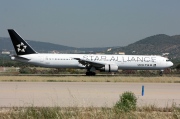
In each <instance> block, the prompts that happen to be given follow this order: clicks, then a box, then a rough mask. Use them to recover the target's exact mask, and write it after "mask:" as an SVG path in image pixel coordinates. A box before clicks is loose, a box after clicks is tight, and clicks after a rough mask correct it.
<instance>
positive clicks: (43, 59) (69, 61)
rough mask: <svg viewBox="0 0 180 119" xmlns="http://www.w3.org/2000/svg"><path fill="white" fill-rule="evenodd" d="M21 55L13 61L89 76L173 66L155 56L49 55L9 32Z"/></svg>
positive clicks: (11, 31)
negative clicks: (72, 69)
mask: <svg viewBox="0 0 180 119" xmlns="http://www.w3.org/2000/svg"><path fill="white" fill-rule="evenodd" d="M8 32H9V35H10V37H11V40H12V43H13V46H14V49H15V51H16V54H17V55H13V56H11V59H12V60H17V61H21V62H25V63H30V64H34V65H38V66H42V67H50V68H77V69H87V72H86V75H95V74H96V73H95V72H96V70H99V71H103V72H117V71H118V70H119V69H123V70H128V69H129V70H130V69H131V70H160V74H161V75H162V72H163V70H164V69H166V68H169V67H171V66H173V63H172V62H171V61H169V60H168V59H167V58H165V57H161V56H151V55H99V54H98V55H96V54H48V53H38V52H36V51H35V50H34V49H33V48H32V47H31V46H30V45H29V44H28V43H27V42H26V41H25V40H23V39H22V38H21V37H20V36H19V35H18V34H17V33H16V32H15V31H14V30H13V29H8Z"/></svg>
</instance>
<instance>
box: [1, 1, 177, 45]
mask: <svg viewBox="0 0 180 119" xmlns="http://www.w3.org/2000/svg"><path fill="white" fill-rule="evenodd" d="M179 6H180V1H179V0H149V1H147V0H146V1H145V0H51V1H50V0H29V1H25V0H1V3H0V18H1V19H0V37H9V35H8V33H7V29H8V28H11V29H15V30H16V31H17V32H18V33H19V34H20V35H21V36H22V37H23V38H24V39H28V40H34V41H43V42H50V43H55V44H61V45H66V46H73V47H106V46H108V47H109V46H110V47H111V46H126V45H128V44H130V43H133V42H136V41H138V40H140V39H143V38H145V37H148V36H151V35H156V34H167V35H180V15H179V11H180V7H179Z"/></svg>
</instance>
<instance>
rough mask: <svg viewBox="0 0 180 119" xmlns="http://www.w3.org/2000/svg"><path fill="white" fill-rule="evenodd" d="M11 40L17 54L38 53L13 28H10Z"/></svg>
mask: <svg viewBox="0 0 180 119" xmlns="http://www.w3.org/2000/svg"><path fill="white" fill-rule="evenodd" d="M8 32H9V35H10V37H11V41H12V43H13V46H14V49H15V51H16V54H17V55H26V54H35V53H37V52H36V51H35V50H34V49H33V48H31V46H30V45H29V44H28V43H27V42H26V41H25V40H23V39H22V38H21V36H19V35H18V34H17V33H16V31H14V30H13V29H8Z"/></svg>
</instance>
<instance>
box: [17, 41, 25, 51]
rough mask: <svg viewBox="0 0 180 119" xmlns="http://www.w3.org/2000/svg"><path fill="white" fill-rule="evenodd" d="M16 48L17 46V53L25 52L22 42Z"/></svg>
mask: <svg viewBox="0 0 180 119" xmlns="http://www.w3.org/2000/svg"><path fill="white" fill-rule="evenodd" d="M16 46H17V51H18V52H25V50H26V48H27V46H26V45H24V43H22V42H21V43H20V44H18V45H16Z"/></svg>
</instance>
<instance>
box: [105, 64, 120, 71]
mask: <svg viewBox="0 0 180 119" xmlns="http://www.w3.org/2000/svg"><path fill="white" fill-rule="evenodd" d="M104 71H105V72H117V71H118V66H117V65H115V64H106V65H105V66H104Z"/></svg>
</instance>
